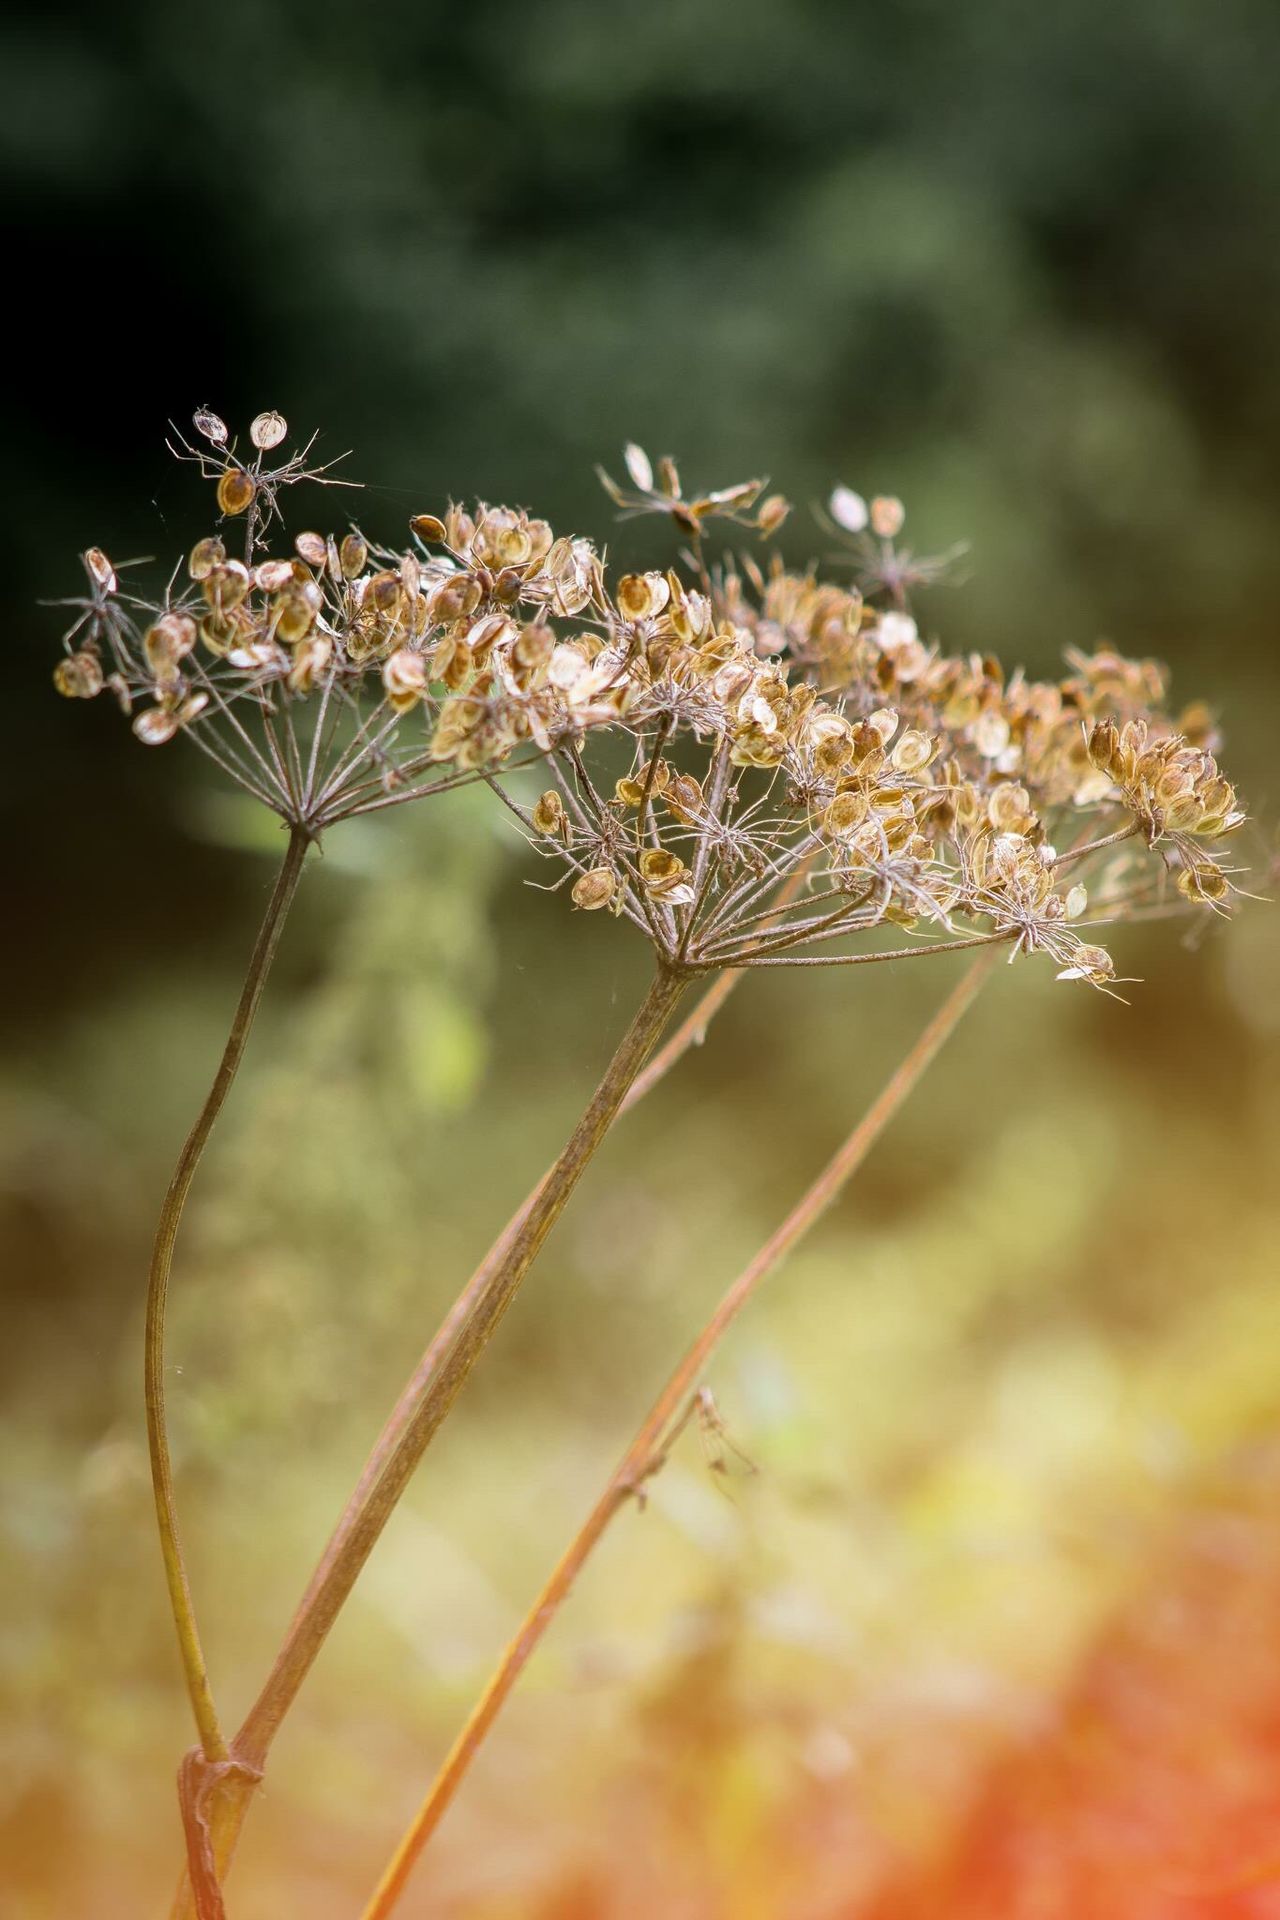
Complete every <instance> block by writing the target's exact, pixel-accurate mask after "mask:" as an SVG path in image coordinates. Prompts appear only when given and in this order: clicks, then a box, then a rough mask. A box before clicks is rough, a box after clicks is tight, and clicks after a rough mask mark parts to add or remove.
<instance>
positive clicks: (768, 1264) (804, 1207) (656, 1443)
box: [361, 951, 997, 1920]
mask: <svg viewBox="0 0 1280 1920" xmlns="http://www.w3.org/2000/svg"><path fill="white" fill-rule="evenodd" d="M996 957H997V955H996V952H995V951H988V952H987V953H984V954H982V955H980V956H979V958H978V959H977V960H975V961H974V962H973V963H972V965H971V966H970V968H969V970H968V972H967V973H966V974H965V975H964V977H963V979H962V980H961V981H960V982H959V984H958V985H957V986H956V987H955V988H954V989H953V990H952V992H951V993H950V994H949V995H948V997H947V999H946V1000H945V1001H944V1002H943V1004H942V1006H941V1007H940V1008H939V1009H938V1011H937V1013H936V1014H935V1015H934V1016H933V1018H932V1020H930V1021H929V1023H928V1025H927V1026H926V1027H925V1028H924V1030H923V1032H922V1033H921V1034H920V1036H919V1038H918V1039H917V1040H916V1041H915V1043H914V1045H913V1046H912V1047H911V1048H910V1049H909V1051H908V1052H907V1054H906V1056H905V1058H904V1059H903V1060H902V1061H901V1062H900V1063H899V1065H898V1067H897V1068H896V1069H895V1071H894V1073H893V1074H892V1076H891V1077H890V1079H889V1080H888V1081H887V1083H886V1084H885V1086H884V1087H883V1088H882V1089H881V1091H880V1093H879V1094H878V1095H877V1097H876V1099H875V1100H874V1101H873V1102H872V1104H871V1106H870V1107H868V1109H867V1111H866V1112H865V1113H864V1114H863V1116H862V1118H861V1119H860V1120H859V1121H858V1124H857V1125H856V1126H855V1127H854V1129H853V1131H852V1132H851V1133H850V1134H849V1136H848V1138H847V1139H846V1140H845V1141H844V1142H843V1144H842V1145H841V1147H840V1148H839V1150H838V1151H837V1152H836V1153H835V1154H834V1155H833V1157H832V1158H831V1160H830V1161H828V1163H827V1165H826V1166H825V1167H824V1168H823V1170H822V1172H821V1173H820V1174H819V1175H818V1178H817V1179H816V1180H815V1181H814V1182H813V1184H812V1186H810V1187H809V1188H808V1189H807V1191H806V1192H805V1193H804V1194H803V1195H802V1197H801V1198H800V1199H799V1200H798V1201H797V1202H796V1204H795V1206H794V1207H793V1208H792V1210H791V1212H790V1213H789V1214H788V1215H787V1217H786V1219H785V1220H784V1221H783V1222H782V1224H781V1226H779V1227H778V1228H777V1230H776V1231H775V1232H774V1233H773V1234H772V1236H771V1237H770V1238H769V1239H768V1240H767V1241H766V1242H765V1244H764V1246H762V1247H761V1248H760V1251H759V1252H758V1253H757V1254H756V1255H755V1257H754V1258H753V1259H752V1260H751V1261H750V1262H749V1264H748V1265H747V1266H746V1267H744V1268H743V1270H742V1272H741V1273H740V1274H739V1275H738V1277H737V1278H736V1280H734V1281H733V1283H732V1285H731V1286H730V1287H728V1289H727V1290H726V1291H725V1293H724V1294H723V1295H722V1296H721V1298H720V1301H719V1303H718V1304H717V1306H716V1308H715V1311H714V1312H713V1313H712V1315H711V1317H710V1318H709V1319H708V1320H707V1322H706V1324H705V1325H704V1326H703V1328H702V1329H701V1331H700V1332H699V1334H698V1336H697V1338H696V1339H695V1340H694V1341H693V1342H692V1343H691V1345H690V1346H689V1347H688V1349H687V1350H686V1352H685V1354H684V1356H683V1358H682V1359H681V1361H680V1362H679V1364H678V1366H677V1367H676V1368H675V1371H674V1372H673V1373H672V1374H671V1376H670V1378H669V1379H668V1381H667V1383H666V1385H665V1387H664V1388H663V1389H662V1392H661V1393H660V1394H659V1395H658V1398H657V1399H656V1400H655V1401H654V1403H653V1406H652V1407H651V1408H650V1410H649V1412H648V1414H647V1415H646V1416H645V1419H644V1420H643V1422H642V1423H641V1425H640V1427H639V1429H638V1431H637V1432H636V1434H635V1436H634V1438H633V1439H632V1441H631V1442H630V1444H629V1446H628V1447H627V1449H626V1451H625V1453H624V1454H623V1455H622V1458H621V1460H620V1461H619V1462H618V1465H617V1466H616V1468H615V1469H614V1471H613V1473H612V1475H611V1476H610V1479H609V1481H608V1484H607V1485H606V1487H605V1489H604V1492H603V1493H602V1494H601V1496H600V1498H599V1500H597V1502H596V1504H595V1506H594V1507H593V1508H592V1510H591V1513H590V1514H589V1515H588V1517H587V1519H586V1520H585V1522H584V1523H583V1525H582V1527H581V1528H580V1529H579V1531H578V1533H577V1534H576V1535H575V1536H574V1539H573V1541H572V1543H571V1544H570V1546H569V1547H568V1549H567V1550H566V1552H565V1553H564V1554H563V1555H562V1557H561V1559H560V1560H559V1562H558V1563H557V1565H556V1567H555V1570H554V1571H553V1573H552V1574H551V1576H550V1578H549V1579H548V1581H547V1583H546V1585H545V1586H544V1587H543V1589H542V1591H541V1592H540V1593H539V1595H538V1597H537V1599H536V1600H535V1601H534V1602H533V1605H532V1606H531V1607H530V1608H529V1610H528V1612H527V1613H526V1614H525V1616H524V1619H523V1620H522V1621H521V1623H520V1626H519V1628H518V1629H517V1631H516V1633H515V1635H514V1637H513V1638H512V1640H511V1641H510V1643H509V1645H508V1646H507V1648H506V1651H505V1652H504V1653H503V1655H502V1658H501V1660H500V1661H499V1663H498V1665H497V1667H496V1668H495V1670H494V1672H493V1674H492V1676H491V1678H490V1680H489V1682H488V1685H487V1686H486V1687H485V1689H484V1692H483V1693H482V1694H481V1696H480V1698H479V1700H478V1701H477V1702H476V1704H475V1706H474V1708H473V1709H472V1711H471V1714H470V1717H469V1718H468V1720H467V1722H466V1724H465V1726H464V1727H463V1728H462V1731H461V1732H460V1733H459V1735H458V1737H457V1739H456V1740H455V1741H454V1743H453V1746H452V1747H451V1749H450V1751H449V1753H448V1755H447V1757H446V1759H445V1761H444V1764H443V1765H442V1766H441V1768H440V1771H439V1772H438V1774H437V1775H436V1777H435V1779H434V1780H433V1782H432V1784H431V1787H430V1789H429V1791H428V1793H427V1795H426V1798H425V1799H424V1800H423V1802H422V1805H421V1806H420V1807H419V1809H418V1812H417V1813H416V1814H415V1816H414V1818H413V1821H412V1822H411V1824H410V1826H409V1828H408V1831H407V1832H406V1833H405V1835H404V1837H403V1839H402V1840H401V1842H400V1844H399V1846H398V1847H397V1848H396V1851H395V1853H394V1855H393V1856H392V1859H391V1861H390V1863H389V1865H388V1867H387V1869H386V1871H385V1873H384V1874H383V1876H382V1878H381V1880H380V1881H379V1883H378V1886H377V1888H376V1890H375V1892H374V1894H373V1896H372V1898H371V1899H370V1901H369V1903H368V1905H367V1906H366V1907H365V1909H364V1912H363V1914H362V1916H361V1920H386V1916H387V1915H388V1914H390V1913H391V1911H392V1910H393V1908H394V1907H395V1905H396V1903H397V1901H398V1900H399V1898H400V1895H401V1894H402V1893H403V1891H404V1888H405V1885H406V1882H407V1881H408V1878H409V1875H410V1873H411V1871H412V1869H413V1867H414V1865H415V1863H416V1861H417V1860H418V1858H419V1856H420V1855H421V1854H422V1852H423V1849H424V1848H425V1847H426V1845H427V1842H428V1841H429V1840H430V1838H431V1836H432V1834H433V1833H434V1832H435V1830H436V1828H437V1827H438V1826H439V1824H440V1821H441V1819H442V1818H443V1817H444V1814H445V1812H446V1810H447V1808H448V1807H449V1805H450V1803H451V1801H452V1800H453V1797H454V1795H455V1794H456V1792H457V1790H458V1787H459V1786H460V1784H461V1782H462V1779H463V1777H464V1775H465V1774H466V1772H467V1769H468V1768H469V1767H470V1765H471V1763H472V1761H473V1760H474V1758H475V1756H476V1754H477V1753H478V1751H479V1749H480V1747H481V1745H482V1744H483V1742H484V1739H485V1736H486V1735H487V1734H488V1732H489V1729H490V1728H491V1727H492V1725H493V1723H494V1721H495V1720H496V1719H497V1717H498V1714H499V1713H500V1712H501V1710H502V1707H503V1704H504V1703H505V1701H506V1700H507V1698H508V1696H509V1695H510V1693H511V1691H512V1689H513V1688H514V1686H515V1684H516V1682H517V1680H518V1679H519V1678H520V1675H521V1673H522V1672H523V1671H524V1669H525V1667H526V1666H527V1664H528V1662H529V1660H530V1659H531V1657H532V1655H533V1653H534V1651H535V1649H536V1648H537V1646H538V1644H539V1642H540V1641H541V1639H542V1637H543V1635H544V1634H545V1633H546V1631H547V1628H548V1627H549V1626H550V1625H551V1622H552V1621H553V1620H554V1619H555V1617H556V1614H557V1613H558V1612H559V1610H560V1608H561V1606H562V1605H563V1604H564V1602H565V1600H566V1599H567V1598H568V1595H569V1592H570V1589H571V1588H572V1586H573V1583H574V1581H575V1580H576V1579H577V1577H578V1575H579V1573H580V1572H581V1571H582V1568H583V1566H584V1565H585V1564H586V1562H587V1560H588V1558H589V1557H590V1555H591V1553H592V1552H593V1551H594V1549H595V1547H596V1546H597V1544H598V1543H599V1541H600V1539H601V1538H602V1536H603V1535H604V1533H605V1531H606V1529H607V1528H608V1526H609V1523H610V1522H611V1521H612V1519H613V1518H614V1516H615V1514H617V1513H618V1512H619V1510H620V1509H621V1508H622V1507H623V1506H624V1505H625V1504H626V1502H627V1500H628V1499H629V1498H630V1497H631V1496H632V1495H638V1494H640V1492H641V1490H642V1488H643V1486H644V1484H645V1482H646V1481H647V1480H648V1479H650V1478H651V1477H652V1476H653V1475H654V1474H655V1473H656V1472H657V1471H658V1470H659V1468H660V1467H661V1466H662V1465H663V1463H664V1461H665V1460H666V1458H667V1454H668V1452H669V1450H670V1447H671V1445H672V1443H673V1442H674V1440H675V1438H676V1437H677V1435H678V1434H679V1433H680V1432H681V1431H683V1429H684V1427H685V1425H686V1424H687V1421H688V1419H689V1417H690V1410H691V1406H692V1404H693V1403H692V1402H691V1399H690V1396H691V1395H693V1394H694V1393H695V1391H696V1389H697V1386H698V1380H699V1375H700V1374H701V1372H702V1369H703V1368H704V1367H705V1365H706V1364H707V1361H708V1359H709V1358H710V1356H711V1354H712V1352H713V1350H714V1349H715V1347H716V1346H717V1345H718V1344H719V1342H720V1340H721V1339H722V1338H723V1336H724V1334H725V1333H726V1332H727V1331H728V1328H729V1326H730V1325H731V1323H732V1322H733V1321H734V1320H736V1318H737V1317H738V1315H739V1314H740V1313H741V1311H742V1309H743V1308H744V1307H745V1306H746V1304H747V1302H748V1300H750V1298H751V1297H752V1295H753V1294H754V1293H755V1292H756V1290H757V1288H758V1287H759V1286H760V1285H761V1283H762V1282H763V1281H764V1280H766V1279H767V1278H768V1277H769V1275H770V1274H772V1273H773V1272H775V1271H776V1269H777V1268H778V1267H779V1266H780V1265H781V1264H782V1262H783V1260H785V1258H786V1257H787V1255H788V1254H789V1253H791V1251H792V1250H793V1248H794V1247H795V1246H796V1245H797V1243H798V1242H799V1241H800V1240H801V1239H802V1238H803V1237H804V1235H805V1234H806V1233H808V1231H809V1229H810V1228H811V1227H812V1226H813V1225H814V1223H815V1222H816V1221H817V1220H818V1219H819V1218H820V1217H821V1215H822V1214H823V1213H825V1211H826V1210H827V1208H828V1207H829V1206H831V1204H832V1203H833V1202H834V1201H835V1200H836V1199H838V1197H839V1195H840V1194H841V1193H842V1192H843V1190H844V1188H845V1186H846V1185H847V1184H848V1182H849V1181H850V1180H851V1179H852V1177H853V1175H854V1174H855V1173H856V1172H857V1171H858V1169H859V1167H860V1166H861V1165H862V1163H863V1161H864V1160H865V1159H866V1157H867V1155H868V1153H869V1152H870V1151H871V1149H872V1147H873V1146H874V1145H875V1143H876V1141H877V1140H878V1139H879V1138H880V1136H881V1134H882V1133H883V1132H884V1130H885V1128H886V1127H887V1126H888V1125H889V1123H890V1121H891V1120H892V1119H893V1118H894V1117H895V1115H896V1114H897V1113H898V1111H899V1110H900V1108H901V1107H902V1106H903V1104H904V1102H905V1101H906V1100H907V1098H908V1096H909V1095H910V1094H911V1093H912V1092H913V1090H914V1089H915V1087H916V1086H917V1085H918V1084H919V1082H920V1080H921V1078H922V1076H923V1075H924V1073H925V1072H926V1071H927V1069H928V1068H929V1066H930V1065H931V1064H932V1062H933V1060H934V1059H935V1058H936V1056H937V1054H938V1052H939V1051H940V1049H941V1047H942V1045H943V1043H944V1042H945V1041H946V1040H947V1038H948V1037H949V1036H950V1034H951V1033H953V1032H954V1030H955V1028H956V1027H957V1025H958V1024H959V1022H960V1020H961V1019H962V1017H963V1015H964V1014H965V1013H966V1011H967V1010H968V1008H969V1007H970V1006H971V1004H972V1002H973V1000H974V998H975V996H976V994H977V992H978V990H979V988H980V987H981V985H982V983H983V981H984V980H985V979H986V977H987V974H988V973H989V972H990V970H991V967H992V964H993V962H994V961H995V959H996Z"/></svg>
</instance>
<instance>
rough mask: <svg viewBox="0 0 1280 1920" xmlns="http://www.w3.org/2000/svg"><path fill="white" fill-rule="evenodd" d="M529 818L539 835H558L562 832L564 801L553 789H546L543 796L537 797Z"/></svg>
mask: <svg viewBox="0 0 1280 1920" xmlns="http://www.w3.org/2000/svg"><path fill="white" fill-rule="evenodd" d="M530 818H531V819H532V821H533V824H534V827H535V828H536V830H537V831H538V832H539V833H545V834H557V835H558V834H561V833H563V832H564V828H565V825H566V815H565V810H564V801H563V800H562V799H561V798H560V795H559V794H558V793H557V792H556V790H555V788H554V787H548V788H547V791H546V792H545V793H544V794H541V795H539V797H538V800H537V802H536V804H535V806H534V809H533V812H532V814H531V815H530Z"/></svg>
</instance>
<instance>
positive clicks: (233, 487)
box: [218, 467, 258, 516]
mask: <svg viewBox="0 0 1280 1920" xmlns="http://www.w3.org/2000/svg"><path fill="white" fill-rule="evenodd" d="M257 492H258V489H257V486H256V485H255V483H254V479H253V476H252V474H248V473H246V472H245V471H244V468H243V467H228V468H227V470H226V472H225V473H224V474H223V476H222V478H221V479H220V480H219V482H218V506H219V508H220V509H221V511H222V512H223V513H225V514H227V515H228V516H234V515H235V514H238V513H247V512H248V511H249V508H250V507H251V506H252V505H253V503H254V500H255V498H256V497H257Z"/></svg>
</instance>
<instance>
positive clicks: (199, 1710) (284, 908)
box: [143, 827, 310, 1762]
mask: <svg viewBox="0 0 1280 1920" xmlns="http://www.w3.org/2000/svg"><path fill="white" fill-rule="evenodd" d="M309 845H310V840H309V837H308V835H307V834H306V833H305V832H304V831H303V829H301V828H299V827H294V828H293V829H291V831H290V835H289V846H288V851H287V852H286V854H285V857H284V862H283V864H282V866H281V868H280V872H279V874H278V876H277V878H276V884H275V887H274V889H273V890H272V894H271V899H270V901H269V902H268V904H267V910H266V913H265V915H264V916H263V921H262V925H261V927H260V928H259V929H258V938H257V940H256V941H255V943H254V948H253V953H252V955H251V957H250V960H249V970H248V973H247V974H246V976H245V982H244V987H243V989H242V990H241V994H240V1000H239V1004H238V1005H237V1007H236V1011H235V1017H234V1019H233V1020H232V1022H231V1031H230V1033H229V1034H228V1036H227V1044H226V1046H225V1047H224V1049H223V1053H222V1059H221V1060H220V1061H219V1063H218V1071H217V1073H216V1074H215V1075H214V1080H213V1085H212V1086H211V1087H210V1089H209V1092H208V1095H207V1097H206V1099H205V1103H204V1105H203V1107H202V1108H201V1109H200V1113H199V1116H198V1117H197V1119H196V1123H195V1125H194V1126H193V1127H192V1129H191V1132H190V1133H189V1134H188V1135H187V1139H186V1143H185V1144H184V1146H183V1149H182V1152H181V1153H180V1154H179V1156H178V1164H177V1166H176V1167H175V1168H174V1170H173V1178H172V1179H171V1180H170V1182H169V1187H168V1191H167V1192H166V1194H165V1196H164V1204H163V1206H162V1207H161V1209H160V1219H159V1222H158V1224H157V1226H156V1237H155V1245H154V1247H153V1249H152V1254H151V1271H150V1275H149V1278H148V1281H147V1318H146V1332H145V1336H144V1362H143V1376H144V1387H145V1394H146V1407H147V1444H148V1447H149V1449H150V1453H151V1482H152V1486H153V1488H154V1490H155V1500H156V1520H157V1523H158V1525H159V1529H160V1548H161V1552H162V1554H163V1556H164V1571H165V1579H166V1580H167V1582H168V1586H169V1606H170V1610H171V1611H172V1614H173V1623H174V1626H175V1627H176V1629H177V1634H178V1646H179V1649H180V1651H181V1654H182V1667H183V1672H184V1674H185V1676H186V1682H187V1692H188V1694H189V1695H190V1697H191V1711H192V1713H193V1714H194V1715H195V1722H196V1729H197V1731H198V1733H199V1736H200V1745H201V1747H202V1749H203V1751H204V1755H205V1758H206V1759H207V1760H209V1761H214V1762H217V1761H223V1760H225V1759H226V1758H227V1756H228V1747H227V1743H226V1740H225V1739H224V1737H223V1734H222V1730H221V1728H220V1726H219V1724H218V1714H217V1709H216V1708H215V1706H214V1703H213V1693H212V1690H211V1688H210V1686H209V1674H208V1670H207V1668H206V1666H205V1661H204V1653H203V1651H202V1649H201V1645H200V1633H199V1629H198V1627H197V1625H196V1616H195V1608H194V1607H193V1605H192V1600H191V1585H190V1582H189V1580H188V1578H187V1569H186V1563H185V1561H184V1559H183V1554H182V1543H181V1540H180V1538H179V1534H178V1514H177V1502H176V1499H175V1496H174V1488H173V1467H172V1463H171V1460H170V1457H169V1435H168V1428H167V1423H166V1418H165V1377H164V1370H165V1369H164V1345H165V1308H166V1306H167V1303H168V1297H169V1275H170V1272H171V1271H172V1267H173V1248H174V1242H175V1241H176V1239H177V1237H178V1228H179V1226H180V1225H181V1223H182V1212H183V1208H184V1207H185V1205H186V1200H187V1194H188V1193H189V1191H190V1189H191V1182H192V1180H193V1179H194V1177H195V1171H196V1168H197V1167H198V1166H199V1164H200V1156H201V1155H202V1153H203V1152H204V1149H205V1145H206V1143H207V1142H208V1139H209V1135H210V1134H211V1133H212V1131H213V1125H214V1122H215V1120H216V1119H217V1117H218V1115H219V1113H220V1112H221V1111H222V1107H223V1103H224V1101H225V1100H226V1097H227V1095H228V1093H229V1092H230V1091H231V1085H232V1082H233V1081H234V1079H235V1077H236V1070H237V1068H238V1067H239V1065H240V1060H241V1056H242V1055H243V1053H244V1049H245V1042H246V1041H247V1040H248V1038H249V1030H250V1028H251V1027H252V1025H253V1018H254V1015H255V1014H256V1012H257V1010H258V1002H259V1000H260V999H261V998H262V990H263V987H264V986H265V985H266V980H267V974H268V972H269V971H270V968H271V962H272V959H273V958H274V956H275V951H276V947H277V945H278V943H279V940H280V933H281V929H282V927H283V925H284V920H285V915H286V914H287V913H288V910H289V905H290V902H291V901H292V899H293V896H294V892H295V890H296V888H297V885H298V877H299V875H300V874H301V871H302V863H303V861H304V859H305V858H306V854H307V848H308V846H309Z"/></svg>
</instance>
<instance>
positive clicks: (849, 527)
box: [827, 487, 867, 533]
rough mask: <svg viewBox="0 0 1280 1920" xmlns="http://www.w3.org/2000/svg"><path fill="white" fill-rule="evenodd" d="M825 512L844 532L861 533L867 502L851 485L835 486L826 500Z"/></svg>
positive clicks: (865, 522)
mask: <svg viewBox="0 0 1280 1920" xmlns="http://www.w3.org/2000/svg"><path fill="white" fill-rule="evenodd" d="M827 512H828V513H829V514H830V515H831V518H832V519H833V520H834V521H835V523H836V525H837V526H838V527H843V528H844V530H845V532H846V533H862V532H863V531H864V530H865V528H866V524H867V503H866V501H865V500H864V499H863V497H862V495H861V494H860V493H855V492H854V491H853V488H852V487H836V488H834V489H833V491H832V494H831V497H830V499H829V500H828V501H827Z"/></svg>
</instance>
